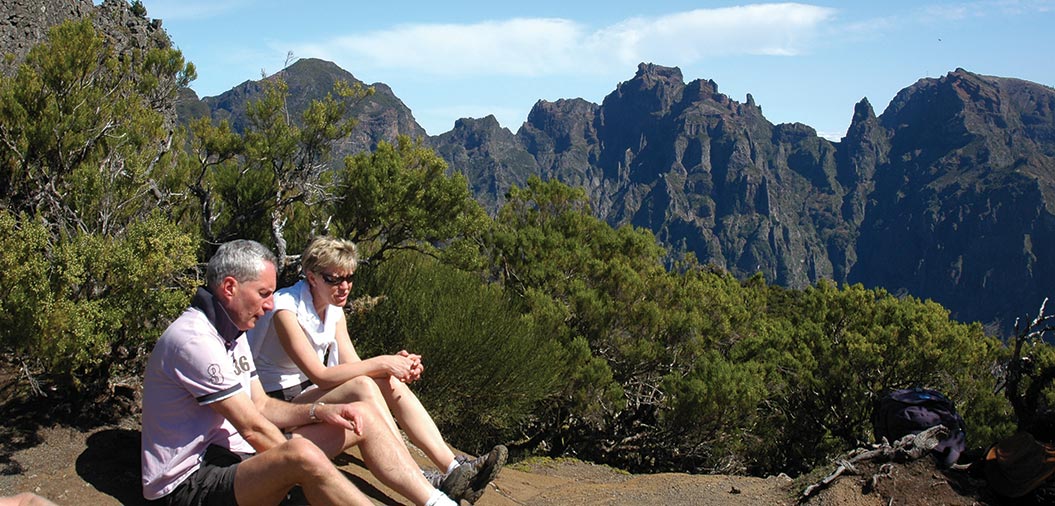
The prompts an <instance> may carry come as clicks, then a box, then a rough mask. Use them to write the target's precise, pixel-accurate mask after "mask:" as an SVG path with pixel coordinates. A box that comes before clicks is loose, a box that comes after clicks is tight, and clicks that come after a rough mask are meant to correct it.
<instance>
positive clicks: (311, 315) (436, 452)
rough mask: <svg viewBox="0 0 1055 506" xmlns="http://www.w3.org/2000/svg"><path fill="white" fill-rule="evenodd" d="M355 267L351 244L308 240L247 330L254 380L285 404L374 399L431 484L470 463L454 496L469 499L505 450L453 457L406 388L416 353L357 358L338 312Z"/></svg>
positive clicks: (418, 369) (416, 369)
mask: <svg viewBox="0 0 1055 506" xmlns="http://www.w3.org/2000/svg"><path fill="white" fill-rule="evenodd" d="M357 264H358V253H357V250H356V246H355V243H353V242H351V241H347V240H343V239H337V238H333V237H328V236H320V237H316V238H315V239H314V240H313V241H312V242H311V244H309V245H308V247H307V249H305V250H304V253H303V255H301V275H302V279H301V280H300V281H298V282H297V283H296V284H294V285H293V286H290V287H287V288H283V289H281V290H278V291H277V292H275V309H274V310H273V311H271V312H269V313H267V314H266V315H265V316H264V317H263V318H262V319H261V320H260V321H259V322H258V323H257V324H256V327H254V328H253V329H251V330H250V331H249V332H248V337H249V343H250V346H251V348H252V351H253V356H254V359H255V361H256V366H257V374H258V375H259V377H260V382H261V383H262V384H263V386H264V389H265V390H266V391H267V394H268V395H270V396H272V397H276V398H279V399H283V400H287V401H290V402H297V403H312V402H320V401H321V402H350V401H353V400H362V401H370V402H374V403H375V404H376V405H377V407H378V410H379V411H381V413H384V414H385V415H386V419H387V422H388V423H389V426H390V428H391V429H392V430H393V431H394V432H395V433H396V435H397V436H399V437H402V436H400V434H399V428H398V427H397V425H396V421H397V420H398V421H399V425H400V426H402V427H403V429H404V431H405V432H406V434H407V437H408V438H409V439H410V441H411V442H412V443H414V444H415V445H416V446H417V447H418V448H421V450H422V451H424V452H425V454H426V455H427V456H428V458H429V460H431V461H432V462H433V463H434V464H435V465H436V466H437V467H438V468H439V469H441V470H443V472H426V473H425V474H426V476H427V477H428V478H429V481H431V482H432V483H433V485H434V486H435V487H436V488H440V484H441V483H442V481H443V479H444V477H446V476H447V475H448V474H450V473H451V472H452V471H454V470H455V469H456V468H458V467H459V466H461V465H469V466H473V467H474V468H475V469H476V470H477V471H478V472H477V473H476V478H474V479H473V481H472V483H471V489H470V490H467V491H466V494H465V495H464V496H462V497H460V498H461V499H465V500H466V501H468V502H469V503H470V504H472V503H475V502H476V500H477V499H478V498H479V497H480V495H482V494H483V492H484V490H485V489H486V487H487V484H488V483H490V482H491V481H492V480H494V478H495V477H496V476H497V475H498V472H499V470H501V468H502V465H504V464H505V460H506V457H507V450H506V448H505V447H504V446H502V445H498V446H496V447H495V448H494V449H493V450H491V451H490V452H489V453H488V454H487V455H485V456H481V457H479V458H476V459H469V458H467V457H465V456H458V457H455V455H454V453H453V452H452V451H451V449H450V447H449V446H447V443H446V442H444V440H443V436H442V435H440V431H439V429H438V428H437V427H436V423H435V422H434V421H433V420H432V417H431V416H430V415H429V413H428V412H427V411H426V410H425V407H424V406H423V405H422V404H421V402H420V401H419V400H418V398H417V396H415V395H414V393H413V392H412V391H411V390H410V388H409V387H408V386H407V385H408V384H409V383H412V382H414V381H415V380H417V379H418V378H420V377H421V373H422V372H423V371H424V367H423V366H422V364H421V356H419V355H415V354H413V353H408V352H407V351H406V350H403V351H400V352H398V353H396V354H393V355H381V356H377V357H371V358H368V359H365V360H362V359H360V358H359V355H358V354H357V353H356V352H355V347H353V346H352V341H351V338H350V337H349V335H348V325H347V323H346V320H345V316H344V311H343V309H342V308H343V307H344V306H345V305H346V304H347V303H348V298H349V297H350V295H351V292H352V274H353V273H354V272H355V269H356V266H357ZM393 417H394V418H393ZM452 499H455V500H458V499H459V497H452Z"/></svg>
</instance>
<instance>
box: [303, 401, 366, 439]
mask: <svg viewBox="0 0 1055 506" xmlns="http://www.w3.org/2000/svg"><path fill="white" fill-rule="evenodd" d="M315 416H316V417H318V418H319V420H321V421H322V422H323V423H329V424H333V425H337V426H340V427H344V428H345V429H346V430H350V431H352V432H354V433H355V434H356V435H357V436H362V435H363V416H362V415H361V414H359V410H357V409H356V408H355V406H353V405H351V404H317V405H316V406H315Z"/></svg>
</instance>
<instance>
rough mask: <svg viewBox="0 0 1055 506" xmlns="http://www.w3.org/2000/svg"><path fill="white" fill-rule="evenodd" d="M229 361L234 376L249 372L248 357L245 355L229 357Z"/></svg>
mask: <svg viewBox="0 0 1055 506" xmlns="http://www.w3.org/2000/svg"><path fill="white" fill-rule="evenodd" d="M231 361H232V362H234V373H235V374H243V373H247V372H249V357H247V356H245V355H241V356H238V357H231Z"/></svg>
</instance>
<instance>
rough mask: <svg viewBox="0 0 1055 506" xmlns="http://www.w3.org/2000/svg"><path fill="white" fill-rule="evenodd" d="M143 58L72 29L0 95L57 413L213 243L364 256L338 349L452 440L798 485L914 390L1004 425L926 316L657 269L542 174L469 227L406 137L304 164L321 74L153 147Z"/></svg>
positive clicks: (980, 430) (942, 320) (26, 348)
mask: <svg viewBox="0 0 1055 506" xmlns="http://www.w3.org/2000/svg"><path fill="white" fill-rule="evenodd" d="M154 54H155V57H148V58H121V57H119V55H115V54H113V53H112V52H111V50H110V49H108V47H107V45H106V44H104V43H103V39H102V37H101V36H100V35H99V34H97V33H95V32H94V30H93V29H92V27H91V24H90V23H88V22H80V23H69V24H66V25H62V26H60V27H58V28H56V29H55V30H53V31H52V33H51V38H50V40H49V42H48V43H46V44H43V45H41V46H40V47H38V48H37V49H35V50H34V51H33V52H32V53H31V54H30V56H29V58H28V59H27V61H26V63H25V65H23V66H22V68H21V69H20V70H19V72H18V74H17V75H15V76H13V77H7V78H2V79H0V164H2V165H0V189H2V190H3V191H2V192H0V292H2V293H5V294H8V295H6V296H5V297H4V298H3V300H0V346H2V350H3V352H4V353H6V354H9V356H13V357H17V358H18V359H20V360H22V361H23V362H24V363H26V364H28V365H27V370H30V371H31V372H32V375H33V376H34V377H35V378H37V379H40V380H42V381H45V382H51V383H52V384H55V385H57V386H58V387H59V391H61V392H64V394H66V395H69V396H70V397H71V398H76V397H78V396H79V395H80V394H81V393H84V392H93V393H100V392H113V391H114V389H113V386H114V385H115V384H116V383H119V382H122V381H126V380H127V379H128V378H134V377H137V375H138V374H139V373H140V369H139V368H140V367H141V366H142V364H143V362H144V360H145V357H146V356H147V355H148V354H149V351H150V347H151V345H152V343H153V340H155V339H156V338H157V336H158V334H159V333H160V331H161V329H163V328H164V327H165V325H166V324H167V323H168V322H169V321H170V320H171V319H172V318H174V317H175V316H176V315H177V314H178V313H179V311H181V310H182V309H183V307H184V305H185V304H186V301H187V298H188V296H189V294H190V290H191V288H192V286H193V284H194V283H196V282H200V273H199V272H198V271H197V268H198V264H199V262H201V261H202V260H204V259H205V258H206V257H207V256H208V254H209V252H210V251H211V250H212V249H213V248H214V247H215V245H216V243H217V242H219V241H224V240H228V239H232V238H235V237H242V238H249V239H255V240H258V241H261V242H264V243H266V244H269V245H272V246H274V247H276V248H277V249H279V250H280V251H281V252H286V251H288V252H291V253H292V254H296V252H298V251H299V250H300V248H302V247H303V246H304V245H305V244H306V243H307V241H308V240H310V238H311V237H312V235H314V234H319V233H326V232H330V233H336V234H340V235H342V236H346V237H350V238H353V239H354V240H356V241H358V242H360V243H361V244H362V246H363V250H364V252H365V254H366V257H367V258H366V261H365V262H364V265H363V267H362V269H361V270H360V271H359V273H358V274H357V281H356V285H355V291H356V294H355V295H356V296H360V297H368V296H375V297H380V299H379V301H378V302H377V303H376V305H374V306H373V307H372V309H370V310H366V311H363V312H359V313H355V314H354V315H353V316H352V317H350V318H349V325H350V329H349V330H350V333H351V335H352V336H353V339H354V340H355V342H356V343H357V346H359V347H360V352H361V353H363V354H364V355H369V354H372V353H381V352H385V353H390V352H394V351H398V350H399V349H408V350H411V351H414V352H416V353H421V354H423V355H424V357H425V365H426V371H427V372H426V374H425V376H424V378H423V380H422V381H421V383H420V384H419V385H416V388H417V389H418V391H420V392H421V394H422V398H423V399H424V401H425V403H426V405H428V406H429V408H430V411H431V412H432V413H433V414H434V415H435V417H436V419H437V422H438V423H439V424H440V425H441V427H442V428H443V429H444V432H445V433H446V434H449V435H450V440H451V442H452V443H453V444H455V445H457V446H459V447H462V448H466V449H471V450H478V449H481V448H484V447H485V445H487V444H493V443H494V442H497V441H503V442H507V443H509V444H510V445H511V446H512V447H513V448H514V449H515V450H517V451H520V452H522V453H536V454H547V455H550V456H560V455H577V456H580V457H585V458H589V459H594V460H597V461H603V462H606V463H610V464H613V465H617V466H620V467H624V468H628V469H633V470H637V471H641V470H667V469H670V470H690V471H699V472H708V471H722V472H745V473H758V474H764V473H775V472H780V471H786V472H792V473H797V472H801V471H804V470H807V469H809V468H811V467H813V466H815V465H817V464H821V463H824V462H825V461H826V459H828V458H830V457H831V456H833V455H836V454H838V453H841V452H843V451H845V450H847V449H849V448H852V447H856V446H858V445H860V444H862V443H864V442H867V441H869V440H870V439H871V428H870V423H869V414H870V412H871V405H872V403H873V402H874V401H875V400H876V399H877V397H878V396H879V395H880V394H881V393H882V392H883V391H884V390H885V389H891V388H900V387H907V386H913V385H919V386H926V387H930V388H935V389H938V390H941V391H943V392H946V393H948V394H949V395H950V396H951V397H952V398H953V399H954V400H955V401H956V402H957V405H958V408H959V409H960V411H961V412H962V413H963V414H964V415H965V418H966V419H967V423H968V428H969V444H970V445H973V446H985V445H987V444H989V443H990V442H992V441H994V440H995V438H997V437H999V436H1001V435H1003V434H1006V433H1008V432H1010V431H1011V430H1012V429H1013V419H1012V412H1011V408H1010V406H1009V404H1008V403H1007V401H1006V400H1005V399H1004V398H1003V397H1001V395H1000V394H998V393H994V391H995V387H996V385H997V382H998V381H999V379H1000V378H999V377H997V376H994V375H993V374H991V371H993V370H995V369H997V368H998V366H1000V365H1001V364H1003V363H1004V362H1005V361H1006V360H1007V358H1008V351H1007V349H1006V347H1005V346H1004V345H1003V344H1002V343H1000V342H999V341H998V340H997V339H995V338H993V337H990V336H986V335H985V334H984V332H983V330H982V328H981V326H979V325H977V324H964V323H959V322H955V321H952V320H950V319H949V313H948V311H946V310H945V309H943V308H942V307H941V306H939V305H937V304H935V303H933V302H929V301H921V300H917V299H913V298H911V297H904V298H898V297H895V296H893V295H891V294H889V293H887V292H885V291H883V290H878V289H876V290H867V289H865V288H863V287H861V286H836V285H835V284H833V283H830V282H820V283H818V284H816V285H815V286H812V287H809V288H806V289H804V290H787V289H782V288H779V287H775V286H770V285H768V284H767V283H766V282H765V280H764V279H762V278H761V276H755V277H752V278H750V279H747V280H737V279H735V278H734V277H733V276H731V275H730V274H728V273H726V272H722V271H720V270H717V269H713V268H710V267H708V266H704V265H699V264H698V263H697V262H695V260H694V259H693V258H685V259H683V260H681V261H680V262H679V263H677V264H676V265H674V266H673V268H670V269H668V268H665V267H664V264H663V260H664V258H666V256H667V255H666V252H665V251H664V250H663V249H662V248H661V247H660V246H658V245H657V243H656V241H655V238H654V237H653V236H652V234H651V233H649V232H648V231H646V230H643V229H637V228H633V227H621V228H612V227H610V226H609V225H607V224H605V223H604V222H602V221H600V220H598V219H597V218H594V217H593V216H592V215H591V214H590V212H589V208H588V204H587V200H586V198H585V195H584V192H583V191H582V190H580V189H575V188H570V187H568V186H566V185H563V184H561V183H558V182H554V181H549V182H546V181H542V180H539V179H532V180H530V181H529V182H528V184H527V187H526V188H514V189H513V190H511V191H510V193H509V195H508V198H507V199H506V204H505V206H504V207H503V208H502V209H501V211H500V212H499V214H498V215H497V216H496V217H494V218H489V217H487V216H486V215H485V214H484V213H483V211H482V210H481V208H480V206H479V205H478V204H477V203H475V202H474V201H473V200H472V197H471V195H470V193H469V191H468V187H467V183H466V182H465V180H464V178H463V177H461V176H457V175H451V171H450V170H449V168H448V167H447V166H446V164H445V163H444V162H443V160H442V159H440V158H439V157H438V156H436V154H435V153H433V152H431V151H430V150H429V149H427V148H425V147H424V146H422V145H420V144H419V143H415V142H413V141H411V140H409V139H406V138H401V139H395V140H394V142H393V143H382V144H380V145H379V146H378V147H377V149H376V150H375V151H373V152H372V153H360V154H358V155H355V156H352V157H349V158H347V159H346V160H344V165H343V167H342V168H340V169H339V170H336V171H330V170H327V169H325V167H324V164H323V162H324V161H325V160H326V157H327V156H329V153H330V149H331V147H332V143H333V142H335V141H337V140H339V139H341V138H342V137H344V136H347V135H348V134H349V132H350V131H351V128H352V126H353V125H354V122H352V121H350V120H349V119H348V118H347V117H346V107H347V105H348V103H349V102H350V101H354V100H357V99H358V98H361V97H362V96H364V94H365V93H366V91H365V90H361V89H351V88H349V87H347V86H344V85H342V84H340V83H338V84H337V86H336V87H335V89H334V92H333V93H332V94H331V95H330V96H329V97H327V98H326V99H324V100H321V101H315V102H313V103H312V104H311V105H309V106H308V108H307V109H306V111H305V112H304V113H303V114H302V115H301V116H300V117H299V118H297V119H295V120H291V119H290V118H295V116H291V114H290V112H289V111H288V110H287V109H286V107H285V104H286V98H287V97H286V93H287V91H286V89H285V87H284V86H283V85H282V83H281V82H275V83H273V84H272V86H273V87H272V88H270V89H269V90H268V92H267V93H266V94H265V96H264V97H263V98H262V99H260V101H258V102H256V103H254V104H252V105H251V106H250V117H251V119H252V121H251V126H250V128H249V129H248V130H247V131H246V132H244V133H236V132H233V131H232V130H231V129H230V128H229V126H228V125H226V124H225V123H218V124H213V123H210V122H209V121H207V120H202V121H199V122H198V123H195V124H194V125H192V127H191V129H190V130H191V131H190V132H189V133H183V132H176V133H169V131H168V130H167V129H166V128H164V118H162V117H161V115H160V114H159V113H158V112H156V111H154V110H152V109H151V108H150V107H149V106H148V105H149V103H150V100H151V98H150V97H153V96H155V93H154V92H155V91H156V89H155V88H154V86H157V84H156V83H159V82H169V81H170V80H173V79H174V80H176V81H179V82H183V83H184V84H185V82H186V80H187V79H188V78H189V77H191V76H192V75H193V72H192V68H191V67H190V66H189V65H186V64H184V63H183V60H182V57H181V56H180V55H179V53H178V51H175V50H171V49H170V50H167V51H164V52H162V53H154ZM135 62H144V63H142V64H138V63H135ZM158 62H165V63H164V64H161V65H159V64H157V63H158ZM136 76H138V77H136ZM184 134H186V136H185V137H183V135H184ZM1038 346H1046V345H1038ZM84 399H85V401H88V402H90V401H91V400H93V399H94V397H93V398H90V399H89V398H88V397H84Z"/></svg>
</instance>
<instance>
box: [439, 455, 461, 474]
mask: <svg viewBox="0 0 1055 506" xmlns="http://www.w3.org/2000/svg"><path fill="white" fill-rule="evenodd" d="M460 465H462V463H461V462H458V459H454V460H452V461H451V463H450V464H449V465H447V472H446V473H443V475H444V476H447V475H448V474H451V471H453V470H455V469H458V466H460Z"/></svg>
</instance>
